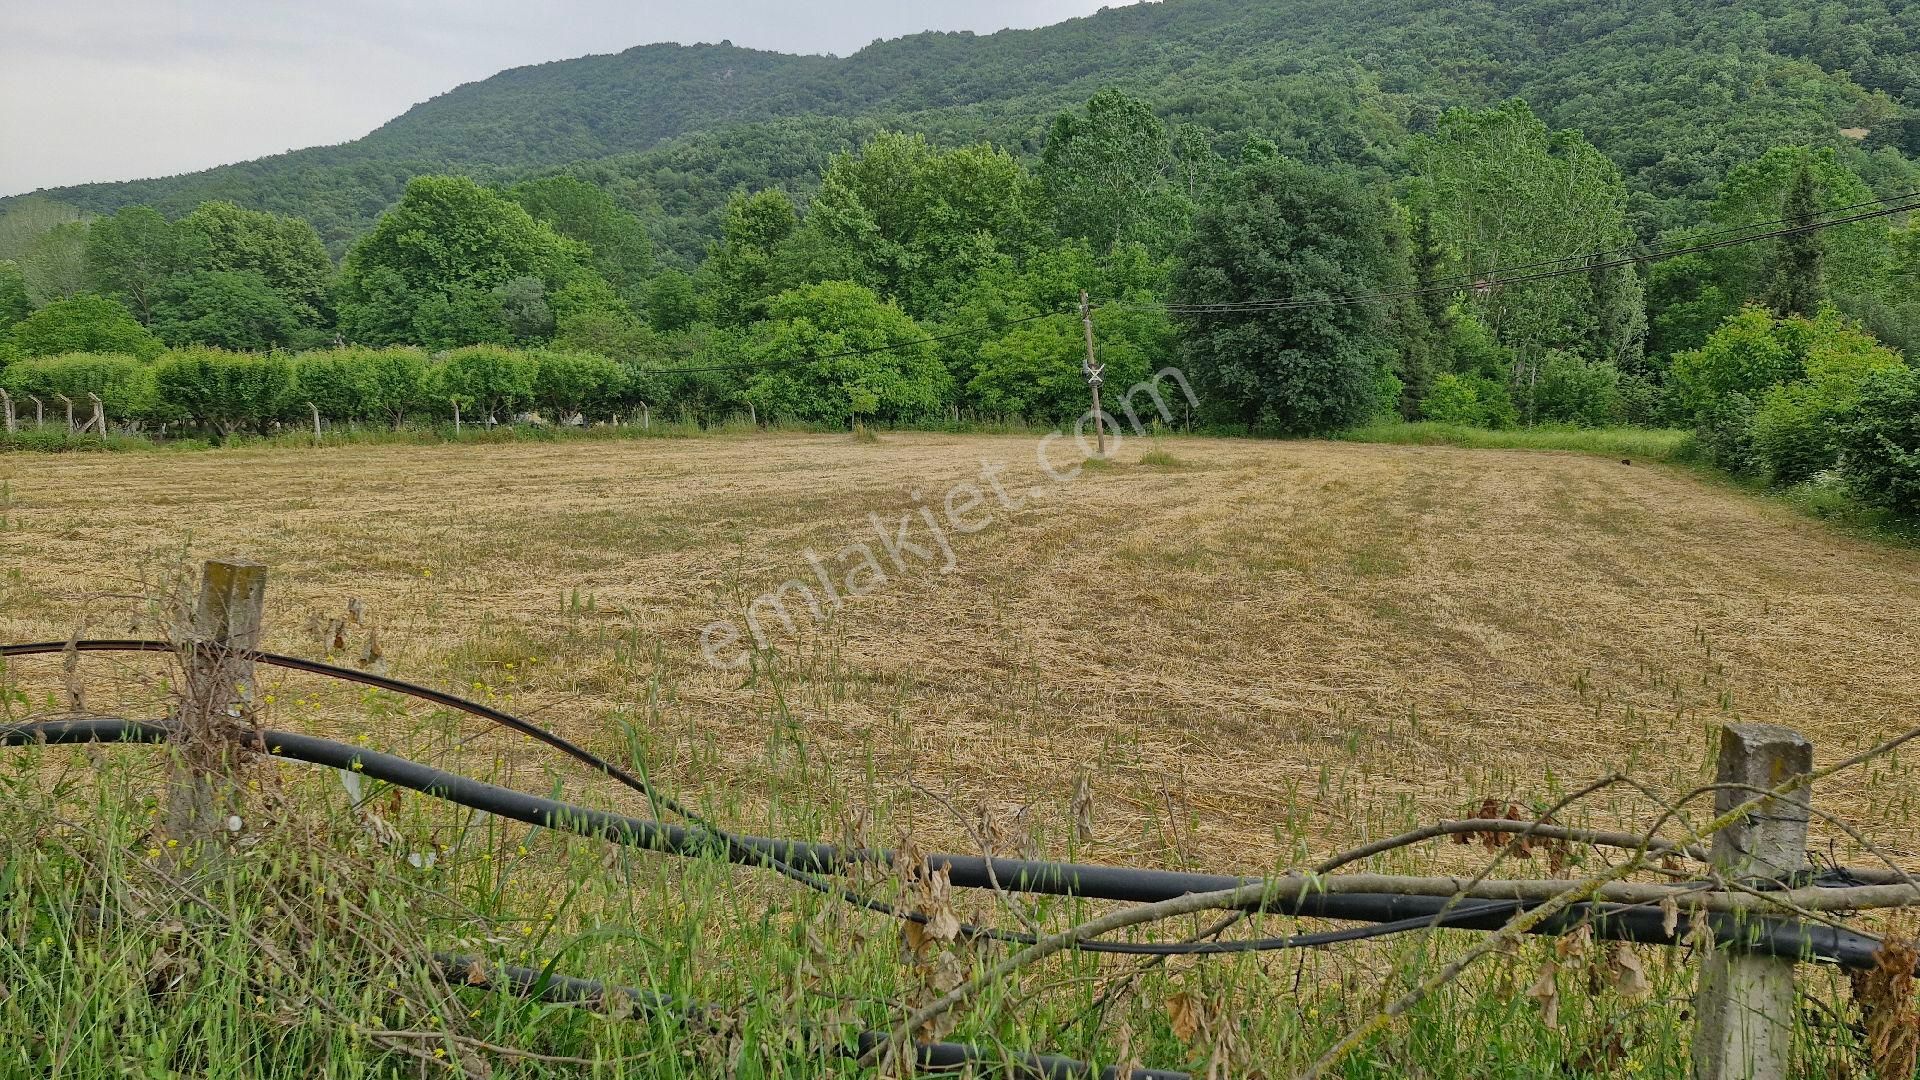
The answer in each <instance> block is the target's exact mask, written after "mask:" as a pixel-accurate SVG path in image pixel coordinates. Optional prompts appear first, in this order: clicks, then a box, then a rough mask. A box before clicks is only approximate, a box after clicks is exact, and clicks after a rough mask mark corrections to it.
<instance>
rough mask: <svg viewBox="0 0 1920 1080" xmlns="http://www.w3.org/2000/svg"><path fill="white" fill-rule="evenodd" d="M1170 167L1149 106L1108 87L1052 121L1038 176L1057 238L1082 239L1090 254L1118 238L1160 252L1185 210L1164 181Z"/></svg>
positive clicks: (1161, 129) (1163, 132)
mask: <svg viewBox="0 0 1920 1080" xmlns="http://www.w3.org/2000/svg"><path fill="white" fill-rule="evenodd" d="M1189 151H1190V152H1191V148H1189ZM1173 164H1174V162H1173V151H1172V147H1171V144H1170V142H1169V140H1168V137H1167V128H1166V125H1165V124H1163V123H1161V121H1160V118H1159V117H1157V116H1155V115H1154V112H1153V108H1152V106H1150V105H1148V104H1147V103H1146V102H1144V101H1142V100H1140V99H1139V98H1135V97H1131V96H1129V95H1127V94H1125V93H1122V92H1121V91H1119V90H1111V89H1109V90H1102V91H1101V92H1099V93H1098V94H1095V95H1094V96H1093V97H1092V98H1091V99H1090V100H1089V101H1088V102H1087V106H1086V110H1085V112H1084V113H1082V112H1080V111H1078V110H1072V111H1068V112H1063V113H1061V114H1060V115H1059V116H1057V117H1055V118H1054V121H1053V126H1052V127H1050V128H1049V129H1048V131H1047V145H1046V149H1045V150H1044V151H1042V153H1041V156H1040V170H1039V176H1040V184H1041V187H1042V189H1043V190H1044V192H1045V194H1046V199H1047V202H1048V204H1049V205H1050V206H1052V207H1053V213H1054V223H1055V226H1056V227H1057V228H1058V229H1059V231H1060V234H1061V235H1062V236H1067V237H1078V238H1081V239H1084V240H1086V241H1087V242H1088V243H1090V244H1092V245H1093V248H1094V250H1095V251H1105V250H1106V249H1108V248H1110V247H1112V246H1113V245H1114V244H1116V243H1120V242H1122V241H1138V242H1140V243H1144V244H1146V245H1147V246H1148V247H1149V248H1150V249H1153V250H1156V251H1165V250H1167V249H1168V248H1169V247H1171V246H1172V242H1173V240H1174V237H1175V236H1177V233H1178V229H1179V226H1180V223H1181V222H1182V221H1183V220H1184V218H1185V217H1186V214H1187V212H1188V206H1187V202H1186V200H1185V198H1183V196H1182V193H1181V191H1180V189H1179V188H1178V187H1176V186H1175V185H1174V183H1173V182H1172V181H1171V179H1170V173H1171V172H1172V171H1173ZM1196 186H1197V184H1196Z"/></svg>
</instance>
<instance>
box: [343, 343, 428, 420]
mask: <svg viewBox="0 0 1920 1080" xmlns="http://www.w3.org/2000/svg"><path fill="white" fill-rule="evenodd" d="M355 369H356V370H355V382H356V384H357V386H358V388H359V396H360V402H361V406H362V408H364V409H365V410H366V414H367V416H368V417H370V418H378V419H382V420H386V421H387V422H389V423H391V424H392V425H393V426H394V427H396V428H397V427H399V426H400V425H401V424H402V423H404V422H405V421H406V419H407V417H408V416H410V415H412V414H414V413H417V412H419V413H424V412H433V411H436V410H435V409H434V408H433V403H432V402H431V400H430V394H431V387H430V385H429V384H430V380H429V377H428V370H429V369H428V363H427V357H426V354H425V353H422V352H420V351H419V350H418V349H369V350H366V351H365V352H364V353H362V354H361V355H360V356H359V358H358V359H357V361H356V363H355Z"/></svg>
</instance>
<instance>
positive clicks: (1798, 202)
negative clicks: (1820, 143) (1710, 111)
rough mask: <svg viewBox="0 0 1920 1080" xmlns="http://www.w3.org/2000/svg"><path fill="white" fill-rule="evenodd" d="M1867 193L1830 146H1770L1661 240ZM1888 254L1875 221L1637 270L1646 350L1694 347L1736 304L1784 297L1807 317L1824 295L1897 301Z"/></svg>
mask: <svg viewBox="0 0 1920 1080" xmlns="http://www.w3.org/2000/svg"><path fill="white" fill-rule="evenodd" d="M1872 199H1873V191H1872V189H1871V188H1869V187H1868V186H1867V184H1866V183H1865V181H1863V180H1862V179H1861V178H1860V176H1859V175H1858V174H1857V173H1855V172H1854V171H1853V170H1852V169H1851V168H1849V167H1847V165H1846V164H1845V163H1843V162H1842V161H1841V160H1840V158H1839V156H1838V155H1837V154H1836V153H1835V152H1834V151H1832V150H1814V149H1810V148H1808V147H1804V146H1776V147H1774V148H1772V149H1770V150H1768V151H1766V152H1765V153H1764V154H1761V155H1760V156H1759V157H1757V158H1755V159H1753V160H1751V161H1747V162H1743V163H1741V164H1740V165H1739V166H1738V167H1737V168H1735V169H1733V170H1732V172H1730V173H1729V174H1728V175H1727V177H1726V179H1725V180H1724V181H1723V182H1722V183H1721V184H1720V189H1719V193H1718V195H1717V196H1716V198H1715V199H1714V201H1713V202H1712V204H1711V205H1710V206H1709V207H1708V209H1707V220H1706V222H1705V223H1704V224H1703V226H1702V228H1701V229H1700V230H1683V231H1679V232H1676V233H1674V234H1672V235H1670V236H1668V237H1667V238H1666V243H1667V244H1669V245H1673V246H1684V245H1686V244H1688V243H1690V242H1693V241H1696V240H1704V239H1725V238H1728V237H1730V236H1739V235H1742V234H1741V233H1740V232H1739V230H1741V229H1743V228H1747V227H1750V226H1754V225H1763V226H1764V225H1766V224H1767V223H1769V222H1775V221H1780V220H1785V219H1801V220H1804V219H1807V218H1810V217H1815V216H1817V215H1819V214H1823V213H1829V212H1831V211H1834V210H1837V209H1839V208H1841V207H1845V206H1858V205H1859V204H1861V203H1868V202H1871V201H1872ZM1790 202H1791V203H1792V205H1789V203H1790ZM1810 206H1811V209H1810V208H1809V207H1810ZM1895 260H1896V249H1895V244H1894V241H1893V236H1892V234H1891V232H1890V231H1889V229H1888V227H1887V225H1886V224H1885V223H1884V221H1881V220H1877V219H1876V220H1869V221H1857V222H1850V223H1848V224H1845V225H1837V226H1831V227H1827V228H1822V229H1820V230H1819V231H1818V232H1813V233H1806V234H1802V235H1801V236H1800V237H1799V238H1794V237H1788V238H1783V240H1782V241H1781V242H1779V243H1775V244H1765V243H1752V244H1739V245H1733V246H1728V247H1722V248H1719V249H1716V250H1713V251H1707V252H1701V253H1698V254H1693V255H1686V256H1682V257H1680V258H1676V259H1670V260H1665V261H1662V262H1659V263H1656V264H1654V265H1653V266H1652V267H1651V268H1650V269H1649V271H1648V275H1647V291H1648V294H1649V305H1650V307H1651V308H1652V311H1653V317H1652V325H1653V335H1652V336H1653V342H1652V348H1653V351H1654V352H1655V354H1656V355H1678V354H1679V353H1682V352H1686V351H1688V350H1691V349H1697V348H1699V347H1700V346H1701V345H1702V344H1703V343H1705V341H1706V340H1707V338H1708V336H1709V335H1711V334H1713V333H1714V332H1715V331H1716V330H1717V329H1718V328H1719V326H1720V324H1721V323H1722V322H1723V321H1724V320H1726V319H1728V318H1730V317H1732V316H1733V315H1735V314H1736V313H1738V312H1739V310H1740V308H1741V306H1742V305H1745V304H1756V303H1758V304H1767V305H1769V306H1776V305H1778V304H1780V303H1782V302H1784V303H1788V304H1790V305H1794V306H1795V307H1796V309H1797V310H1798V309H1799V308H1805V310H1799V311H1798V313H1800V314H1811V313H1812V310H1814V309H1817V308H1818V306H1819V302H1818V297H1819V296H1821V295H1831V296H1832V297H1833V299H1834V300H1835V301H1836V303H1837V304H1838V305H1839V306H1840V309H1841V310H1842V312H1845V313H1848V314H1856V315H1859V314H1865V313H1866V310H1867V309H1869V308H1872V307H1874V306H1876V305H1875V304H1874V303H1873V301H1874V300H1875V299H1876V298H1891V299H1894V300H1896V301H1899V300H1900V299H1902V297H1903V295H1904V293H1905V292H1906V291H1908V290H1907V288H1906V286H1905V285H1904V284H1903V283H1902V282H1901V279H1900V278H1899V277H1898V276H1897V275H1896V274H1893V273H1890V269H1891V268H1893V267H1894V265H1895ZM1795 267H1797V269H1795ZM1783 273H1785V274H1786V275H1787V276H1786V277H1785V278H1783V277H1782V274H1783ZM1789 282H1792V283H1796V284H1795V285H1794V290H1795V292H1796V293H1798V294H1801V295H1799V296H1798V298H1796V297H1795V296H1789V295H1785V294H1782V293H1781V291H1780V288H1781V286H1782V285H1783V284H1787V283H1789ZM1916 343H1917V344H1920V339H1916Z"/></svg>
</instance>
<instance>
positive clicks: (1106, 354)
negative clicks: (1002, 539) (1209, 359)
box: [942, 241, 1186, 423]
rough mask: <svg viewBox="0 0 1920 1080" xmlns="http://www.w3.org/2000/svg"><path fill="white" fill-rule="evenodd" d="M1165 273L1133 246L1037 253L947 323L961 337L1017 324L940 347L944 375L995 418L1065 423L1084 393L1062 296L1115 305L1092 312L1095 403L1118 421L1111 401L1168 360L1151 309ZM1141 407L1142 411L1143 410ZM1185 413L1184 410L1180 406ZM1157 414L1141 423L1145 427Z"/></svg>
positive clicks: (982, 289) (1079, 339)
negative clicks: (1098, 399)
mask: <svg viewBox="0 0 1920 1080" xmlns="http://www.w3.org/2000/svg"><path fill="white" fill-rule="evenodd" d="M1168 272H1169V268H1168V266H1167V265H1166V264H1165V263H1163V262H1160V261H1158V260H1155V259H1153V258H1152V257H1151V256H1150V255H1148V253H1147V251H1146V249H1145V248H1144V247H1142V246H1140V245H1138V244H1131V245H1122V246H1120V247H1117V248H1115V249H1114V250H1113V251H1112V253H1110V254H1109V255H1108V256H1107V257H1106V258H1104V259H1103V258H1098V257H1096V256H1095V255H1094V253H1093V252H1092V250H1091V249H1089V248H1088V247H1087V245H1086V243H1085V242H1084V241H1072V242H1069V243H1066V244H1062V245H1060V246H1059V247H1057V248H1054V249H1051V250H1046V251H1040V252H1036V253H1035V254H1034V255H1033V256H1031V257H1030V258H1029V259H1028V260H1027V262H1026V265H1025V266H1024V267H1022V268H1021V269H1020V270H1018V271H1012V270H1006V271H1002V272H1000V273H997V274H994V275H990V276H989V277H988V278H987V279H985V280H983V281H981V282H979V283H977V284H976V286H975V288H974V289H973V291H972V292H971V293H970V294H969V295H968V296H967V297H966V299H965V301H964V303H963V304H962V305H961V306H960V307H959V308H958V310H956V312H955V314H954V316H953V320H952V322H953V325H954V326H955V327H956V328H960V329H971V328H977V327H982V326H989V327H990V326H992V325H994V324H996V323H1010V322H1012V321H1014V320H1016V319H1027V318H1031V317H1033V316H1041V315H1046V314H1048V313H1058V316H1059V317H1057V318H1051V319H1043V320H1040V321H1037V322H1024V323H1021V324H1019V325H1015V326H1012V327H1011V328H1010V329H1008V330H1006V331H1005V332H1004V333H1002V334H1000V335H999V336H998V337H986V338H984V339H982V338H976V337H973V336H971V335H969V336H966V337H960V338H956V339H954V340H952V341H949V342H946V343H943V345H942V349H943V352H944V354H945V356H946V359H947V364H948V367H949V369H950V370H952V371H953V372H954V374H955V377H956V379H957V380H960V381H961V382H962V383H963V385H964V387H965V391H966V393H965V395H964V398H963V400H964V402H965V403H966V404H967V405H969V406H970V407H972V408H974V409H977V410H979V411H981V412H985V413H987V414H990V415H997V416H1024V417H1030V418H1033V419H1045V420H1068V419H1072V418H1074V417H1077V416H1079V415H1080V414H1081V413H1083V412H1085V411H1086V409H1087V408H1088V407H1089V405H1090V401H1089V393H1088V389H1087V384H1086V380H1085V377H1084V375H1083V374H1082V372H1081V368H1082V366H1083V364H1084V362H1085V359H1086V344H1085V341H1084V339H1083V336H1082V330H1081V326H1080V320H1079V318H1078V317H1076V316H1074V315H1072V314H1070V310H1071V303H1070V302H1069V301H1070V298H1072V297H1075V296H1076V295H1077V294H1078V293H1079V292H1080V291H1081V290H1083V289H1084V290H1086V291H1087V292H1089V293H1091V294H1093V295H1095V296H1099V297H1103V298H1110V299H1112V300H1113V301H1115V303H1114V304H1112V305H1111V306H1101V307H1100V308H1099V309H1097V310H1096V311H1095V312H1094V334H1095V337H1096V338H1097V339H1098V343H1099V358H1100V362H1101V364H1102V365H1104V366H1105V368H1106V381H1107V383H1108V384H1109V385H1110V386H1111V387H1113V390H1111V391H1109V393H1108V400H1106V401H1105V402H1103V404H1104V405H1105V406H1107V409H1108V411H1109V412H1110V413H1112V414H1113V415H1115V416H1116V417H1120V418H1122V420H1123V422H1124V421H1125V419H1126V417H1125V412H1126V409H1127V407H1128V404H1129V403H1127V402H1125V401H1124V400H1119V399H1116V398H1115V394H1122V395H1123V394H1124V393H1125V392H1126V390H1128V389H1129V388H1131V387H1133V386H1135V385H1137V384H1139V383H1140V382H1141V381H1142V380H1144V379H1146V378H1147V377H1149V376H1150V375H1151V374H1152V373H1153V372H1154V371H1155V370H1157V369H1158V368H1159V366H1160V365H1161V364H1164V363H1165V361H1166V360H1167V358H1169V357H1171V355H1172V353H1173V338H1174V330H1173V324H1172V322H1171V321H1170V320H1169V319H1168V318H1167V316H1166V314H1165V313H1164V312H1163V311H1161V310H1159V308H1158V305H1156V304H1152V303H1150V302H1151V301H1152V300H1154V299H1157V298H1158V297H1159V296H1161V295H1164V293H1165V289H1166V279H1167V274H1168ZM1142 407H1144V405H1143V406H1142ZM1179 407H1180V408H1182V409H1184V408H1185V407H1186V405H1185V403H1184V402H1182V403H1179ZM1156 418H1158V417H1157V415H1156V416H1148V415H1144V414H1143V415H1142V416H1141V422H1142V423H1147V422H1149V420H1151V419H1156Z"/></svg>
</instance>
